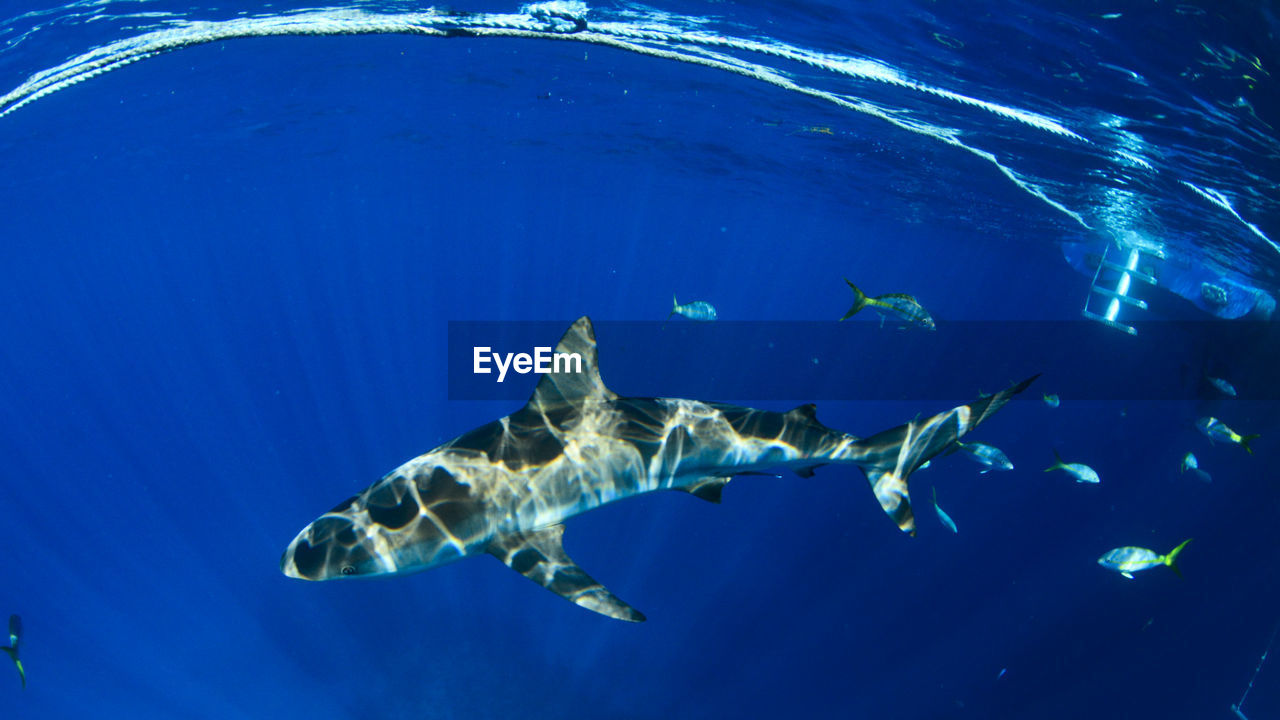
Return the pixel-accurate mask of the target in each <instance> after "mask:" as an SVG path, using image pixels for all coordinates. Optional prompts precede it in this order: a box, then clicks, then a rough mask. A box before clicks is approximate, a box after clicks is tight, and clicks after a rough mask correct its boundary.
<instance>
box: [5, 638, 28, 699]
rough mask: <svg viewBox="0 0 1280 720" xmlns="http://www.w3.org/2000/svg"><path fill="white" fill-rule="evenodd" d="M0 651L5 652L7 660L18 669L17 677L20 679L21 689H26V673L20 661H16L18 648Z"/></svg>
mask: <svg viewBox="0 0 1280 720" xmlns="http://www.w3.org/2000/svg"><path fill="white" fill-rule="evenodd" d="M0 650H3V651H5V653H6V654H7V655H8V656H9V659H10V660H12V661H13V664H14V665H16V666H17V667H18V675H19V676H21V677H22V689H23V690H25V689H27V671H26V669H25V668H23V667H22V661H21V660H19V659H18V648H17V647H16V646H15V647H0Z"/></svg>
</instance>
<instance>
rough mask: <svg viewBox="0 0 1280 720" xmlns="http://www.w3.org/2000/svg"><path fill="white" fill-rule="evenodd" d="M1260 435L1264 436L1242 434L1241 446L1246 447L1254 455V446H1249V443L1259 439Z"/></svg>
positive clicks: (1246, 450)
mask: <svg viewBox="0 0 1280 720" xmlns="http://www.w3.org/2000/svg"><path fill="white" fill-rule="evenodd" d="M1260 437H1262V436H1261V435H1242V436H1240V447H1242V448H1244V449H1245V452H1247V453H1249V454H1250V455H1252V454H1253V448H1251V447H1249V443H1251V442H1253V441H1254V440H1257V439H1258V438H1260Z"/></svg>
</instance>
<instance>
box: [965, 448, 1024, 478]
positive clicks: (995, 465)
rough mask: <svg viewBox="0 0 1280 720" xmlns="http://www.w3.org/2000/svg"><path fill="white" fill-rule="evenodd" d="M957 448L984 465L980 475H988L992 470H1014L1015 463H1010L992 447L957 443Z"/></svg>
mask: <svg viewBox="0 0 1280 720" xmlns="http://www.w3.org/2000/svg"><path fill="white" fill-rule="evenodd" d="M956 447H958V448H960V449H961V450H963V451H964V454H965V455H967V456H969V458H970V459H972V460H973V461H974V462H976V463H978V464H979V465H982V466H983V468H982V469H981V470H979V471H978V473H979V474H986V473H989V472H991V471H992V470H1012V469H1013V463H1011V462H1009V458H1008V457H1007V456H1006V455H1005V454H1004V453H1003V452H1001V451H1000V449H999V448H995V447H992V446H990V445H987V444H986V443H980V442H967V443H962V442H960V441H958V440H957V441H956Z"/></svg>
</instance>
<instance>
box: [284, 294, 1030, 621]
mask: <svg viewBox="0 0 1280 720" xmlns="http://www.w3.org/2000/svg"><path fill="white" fill-rule="evenodd" d="M555 351H556V352H557V353H577V354H579V355H580V356H581V357H582V359H583V362H582V363H581V365H580V366H578V367H573V368H568V367H565V368H560V369H559V370H558V371H554V372H549V373H547V374H544V375H543V376H542V377H541V378H540V380H539V381H538V384H537V387H536V388H535V389H534V392H533V396H532V397H531V398H530V400H529V402H528V403H527V404H526V405H525V406H524V407H522V408H520V409H519V410H517V411H516V412H514V413H512V414H511V415H508V416H506V417H503V418H500V419H498V420H495V421H493V422H490V423H488V424H486V425H482V426H480V427H478V428H475V429H474V430H471V431H470V432H467V433H465V434H463V435H461V436H459V437H457V438H454V439H453V440H450V441H448V442H446V443H444V444H443V445H441V446H439V447H437V448H435V449H434V450H431V451H429V452H427V453H424V454H422V455H419V456H417V457H415V458H413V459H412V460H409V461H408V462H406V463H404V464H403V465H401V466H400V467H398V468H396V469H394V470H392V471H391V472H389V473H387V474H386V475H385V476H383V477H382V479H380V480H379V481H378V482H376V483H374V484H373V485H371V486H370V487H368V488H366V489H365V490H364V491H362V492H360V493H359V494H357V495H354V496H352V497H350V498H348V499H346V500H344V501H342V502H341V503H339V504H338V505H337V506H336V507H334V508H333V509H332V510H330V511H328V512H326V513H324V514H323V515H321V516H320V517H319V518H317V519H316V520H315V521H313V522H312V523H311V524H309V525H307V526H306V527H305V528H303V529H302V531H301V532H299V533H298V535H297V536H296V537H295V538H294V539H293V541H292V542H291V543H289V545H288V547H287V548H286V549H285V551H284V554H283V556H282V557H281V559H280V569H281V571H282V572H283V573H284V574H285V575H286V576H288V577H292V578H298V579H302V580H311V581H323V580H333V579H343V578H361V577H363V578H368V577H380V576H395V575H405V574H409V573H414V572H419V571H422V570H427V569H430V568H434V567H438V566H441V565H444V564H446V563H450V562H453V561H456V560H460V559H462V558H466V557H471V556H474V555H484V554H488V555H492V556H494V557H496V558H497V559H498V560H500V561H502V563H503V564H505V565H507V566H508V567H510V568H511V569H512V570H515V571H516V572H518V573H520V574H521V575H523V576H525V577H527V578H529V579H530V580H532V581H533V582H535V583H537V584H538V585H541V586H542V587H544V588H546V589H547V590H550V591H551V592H553V593H555V594H557V595H559V596H561V597H563V598H565V599H566V600H568V601H570V602H572V603H574V604H575V605H578V606H579V607H582V608H585V609H587V610H591V611H593V612H596V613H599V614H601V615H605V616H607V617H610V618H615V619H618V620H625V621H629V622H641V621H643V620H644V619H645V616H644V615H643V614H641V613H640V612H639V611H638V610H636V609H635V608H633V607H631V606H630V605H628V604H627V603H625V602H623V601H622V600H620V599H619V598H618V597H617V596H615V595H614V594H613V593H612V592H610V591H609V590H608V589H606V588H605V587H604V586H603V585H601V584H600V583H599V582H597V581H596V580H595V579H594V578H592V577H591V576H590V575H588V574H587V573H586V571H584V570H583V569H582V568H580V567H579V566H578V565H577V564H575V563H574V562H573V560H572V559H570V557H569V555H568V554H567V553H566V552H565V550H564V544H563V540H564V522H565V521H566V520H568V519H570V518H572V517H574V516H576V515H580V514H582V513H585V512H587V511H589V510H592V509H594V508H597V507H600V506H602V505H606V504H608V503H612V502H616V501H619V500H624V499H626V498H629V497H633V496H636V495H640V494H643V493H649V492H656V491H659V490H677V491H683V492H685V493H688V494H690V495H693V496H695V497H697V498H700V499H702V500H706V501H710V502H713V503H719V502H720V499H721V494H722V492H723V490H724V487H725V485H727V484H728V483H729V482H730V480H732V479H733V478H734V477H735V476H740V475H753V474H773V473H772V472H770V471H774V470H778V469H790V470H792V471H794V472H795V473H796V474H797V475H799V476H800V477H804V478H807V477H811V476H812V475H813V474H814V470H815V469H816V468H818V467H819V466H822V465H854V466H857V467H858V468H860V469H861V470H862V472H863V473H864V474H865V475H866V478H867V480H868V481H869V483H870V485H871V491H872V493H873V495H874V496H875V498H876V500H877V501H879V503H880V506H881V507H882V508H883V509H884V511H885V513H887V514H888V516H889V517H890V518H891V519H892V520H893V522H894V523H895V524H896V525H897V526H898V528H900V529H901V530H902V531H904V532H906V533H909V534H911V535H914V534H915V518H914V515H913V513H912V509H911V498H910V493H909V491H908V486H907V480H908V478H909V476H910V475H911V472H912V471H914V470H916V469H917V468H919V467H920V466H921V465H923V464H924V463H926V462H928V461H929V460H930V459H931V458H933V457H935V456H937V455H939V454H941V453H943V452H945V451H946V450H948V449H949V448H951V447H952V446H953V445H954V443H955V442H956V440H958V439H959V438H961V437H963V436H964V435H965V434H966V433H968V432H969V431H970V430H972V429H973V428H975V427H977V426H978V425H979V424H980V423H982V422H983V421H984V420H986V419H987V418H989V417H991V415H992V414H993V413H995V412H996V411H997V410H999V409H1000V408H1001V407H1002V406H1003V405H1005V404H1006V403H1007V402H1009V400H1010V399H1011V398H1012V397H1013V396H1015V395H1017V394H1018V393H1020V392H1022V391H1023V390H1024V389H1025V388H1026V387H1027V386H1028V385H1030V384H1031V382H1032V381H1034V380H1035V377H1032V378H1029V379H1027V380H1024V381H1022V382H1020V383H1016V384H1013V385H1011V386H1010V387H1008V388H1006V389H1005V390H1002V391H1000V392H997V393H994V394H991V395H988V396H985V397H982V398H979V399H978V400H977V401H975V402H972V403H970V404H968V405H961V406H959V407H955V408H952V409H950V410H947V411H945V412H942V413H939V414H937V415H933V416H931V417H927V418H920V417H917V418H916V419H914V420H912V421H910V422H908V423H906V424H904V425H900V426H898V427H894V428H891V429H889V430H885V431H883V432H880V433H877V434H875V435H872V436H870V437H868V438H865V439H860V438H858V437H855V436H853V435H850V434H848V433H844V432H841V431H838V430H833V429H831V428H829V427H827V426H825V425H823V424H822V423H821V422H819V421H818V418H817V414H816V411H815V406H814V405H812V404H808V405H801V406H799V407H797V408H795V409H793V410H790V411H788V412H774V411H769V410H759V409H754V408H749V407H741V406H736V405H727V404H722V403H716V402H702V401H699V400H688V399H680V398H641V397H620V396H618V395H617V394H615V393H614V392H612V391H611V390H609V388H608V387H606V386H605V384H604V382H603V381H602V380H601V376H600V370H599V363H598V353H597V347H596V338H595V330H594V328H593V327H592V324H591V320H590V319H589V318H587V317H585V316H584V317H581V318H579V319H578V320H577V321H575V322H574V323H573V324H572V325H571V326H570V327H569V329H568V331H567V332H566V333H565V334H564V337H562V338H561V339H560V342H559V344H558V345H557V346H556V350H555ZM566 365H567V364H566Z"/></svg>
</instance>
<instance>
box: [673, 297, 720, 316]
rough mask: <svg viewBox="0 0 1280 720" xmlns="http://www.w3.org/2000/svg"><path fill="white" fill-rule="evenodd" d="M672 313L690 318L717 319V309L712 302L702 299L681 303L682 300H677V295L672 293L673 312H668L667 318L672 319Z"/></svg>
mask: <svg viewBox="0 0 1280 720" xmlns="http://www.w3.org/2000/svg"><path fill="white" fill-rule="evenodd" d="M672 315H683V316H685V317H687V318H689V319H690V320H702V321H710V320H715V319H716V309H715V307H714V306H712V305H711V303H709V302H704V301H702V300H695V301H693V302H691V303H686V304H684V305H681V304H680V301H679V300H676V296H675V295H672V296H671V312H669V313H667V320H670V319H671V316H672Z"/></svg>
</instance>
